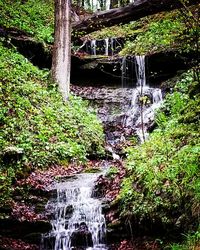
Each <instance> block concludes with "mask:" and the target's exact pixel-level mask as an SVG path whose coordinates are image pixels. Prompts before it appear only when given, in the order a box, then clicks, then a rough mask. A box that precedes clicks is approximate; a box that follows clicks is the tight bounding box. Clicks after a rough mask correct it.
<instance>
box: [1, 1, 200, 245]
mask: <svg viewBox="0 0 200 250" xmlns="http://www.w3.org/2000/svg"><path fill="white" fill-rule="evenodd" d="M5 2H6V4H5ZM197 9H198V8H191V9H190V10H188V9H187V10H185V13H186V14H184V12H183V11H182V12H179V11H173V12H170V13H165V14H163V13H160V14H157V15H154V16H152V17H145V18H142V19H141V20H139V21H137V22H131V23H130V24H126V25H121V26H115V27H113V28H106V29H104V30H102V31H101V32H95V33H94V34H91V35H90V37H91V38H96V39H98V38H105V37H123V38H125V40H126V43H125V47H124V49H123V50H122V51H121V53H120V54H121V55H126V54H150V53H155V52H158V51H166V50H169V49H170V50H171V49H176V50H179V51H181V52H188V51H191V50H195V51H196V52H198V53H199V51H198V48H199V44H198V43H199V41H198V32H199V27H198V25H197V23H196V20H197V19H196V14H197ZM0 11H1V18H0V26H2V27H5V28H12V29H18V30H22V31H25V32H26V33H27V34H28V35H30V36H32V37H33V38H34V39H35V40H37V41H39V42H42V43H44V44H50V43H51V42H52V41H53V1H45V0H44V1H41V0H34V1H33V0H26V1H24V0H17V1H13V0H6V1H3V0H0ZM193 59H194V58H193ZM196 59H197V58H195V59H194V60H193V61H192V63H191V65H192V66H193V65H195V67H196V69H195V71H194V72H195V74H193V72H192V71H189V72H187V73H185V74H183V75H182V76H181V77H180V78H179V80H178V81H177V82H176V85H175V86H171V87H173V93H171V94H168V95H167V96H166V99H165V101H164V103H163V106H162V108H161V110H160V111H159V112H158V113H157V117H156V123H157V128H156V129H155V131H154V132H153V133H152V134H151V135H150V137H149V139H148V140H147V141H146V142H145V143H144V144H142V145H137V146H132V147H128V148H127V149H126V153H127V160H126V169H127V174H126V176H125V178H124V180H123V183H122V186H121V191H120V194H119V196H118V198H117V201H118V202H119V204H120V206H119V208H120V217H121V218H123V219H124V218H125V219H126V220H125V221H127V219H128V220H129V221H130V222H133V221H134V223H135V221H136V222H137V223H138V225H140V224H141V225H143V223H146V222H147V221H148V223H152V224H154V223H155V224H156V225H160V224H161V225H162V227H163V228H164V229H165V230H169V231H170V229H172V228H173V229H176V231H177V232H178V231H181V232H185V233H188V232H189V235H188V236H187V239H186V243H185V244H184V245H182V246H180V245H178V244H177V245H173V246H170V247H169V248H172V249H173V250H180V249H181V250H184V249H190V248H191V247H194V246H195V245H198V241H199V240H200V229H199V214H200V212H199V211H200V174H199V172H200V171H199V162H200V158H199V156H200V137H199V134H200V92H199V90H200V86H199V81H198V79H199V78H198V77H199V75H198V74H199V70H198V69H197V68H198V66H199V65H198V64H197V60H196ZM197 76H198V77H197ZM169 84H171V82H170V81H169ZM0 99H1V102H0V128H1V130H0V203H2V204H3V202H5V201H6V200H7V199H9V197H10V196H11V190H12V189H11V186H12V184H13V182H14V181H15V180H16V179H17V178H21V177H24V176H26V174H28V173H30V172H31V171H32V170H33V169H35V168H46V167H48V166H49V165H51V164H60V165H66V166H67V165H68V163H69V162H70V161H71V160H75V161H77V162H84V161H85V160H86V159H87V156H88V155H90V154H93V155H94V154H96V155H100V154H102V153H103V147H102V145H103V141H104V135H103V129H102V125H101V123H100V121H98V120H97V118H96V114H95V112H94V111H93V110H91V109H88V104H87V102H85V101H83V100H81V99H80V98H78V97H75V96H71V97H70V101H69V102H68V103H67V104H64V103H63V101H62V98H61V95H60V94H59V93H58V92H57V88H56V86H55V85H54V84H53V83H52V82H51V81H50V80H49V71H46V70H43V71H41V70H39V69H38V68H37V67H35V66H33V65H32V64H31V63H30V62H28V61H27V59H25V58H24V57H23V56H22V55H20V54H19V53H18V52H17V51H16V49H15V48H14V47H13V46H12V44H10V41H9V39H8V40H6V39H4V38H1V41H0ZM119 171H120V170H119V169H117V168H113V169H111V170H110V172H109V173H110V175H113V176H114V174H116V173H118V172H119ZM134 223H133V224H134ZM191 249H192V248H191Z"/></svg>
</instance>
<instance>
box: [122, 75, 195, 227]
mask: <svg viewBox="0 0 200 250" xmlns="http://www.w3.org/2000/svg"><path fill="white" fill-rule="evenodd" d="M197 90H198V91H197ZM199 97H200V94H199V83H198V82H195V81H194V79H193V76H192V73H191V72H190V73H187V74H184V75H183V76H182V78H181V79H180V80H179V81H178V82H177V84H176V86H175V88H174V92H173V93H172V94H168V95H167V96H166V99H165V102H164V104H163V106H162V109H161V111H159V112H158V113H157V119H156V122H157V125H158V127H157V129H156V130H155V131H154V132H153V133H152V134H151V135H150V138H149V139H148V140H147V141H146V142H145V143H144V144H142V145H138V146H135V147H131V148H128V149H127V170H128V175H127V176H126V178H125V179H124V181H123V184H122V188H121V192H120V195H119V201H120V204H121V216H125V217H126V216H128V217H130V216H131V217H134V218H137V220H139V221H140V223H141V224H142V223H144V221H146V220H147V221H149V222H151V223H152V224H153V223H158V224H160V223H162V225H163V226H164V227H165V229H168V230H170V229H171V226H173V227H175V228H176V230H181V231H184V230H186V231H187V230H188V229H189V228H190V229H193V230H197V229H198V227H199V209H200V196H199V194H200V185H199V183H200V174H199V161H200V158H199V156H200V136H199V135H200V123H199V122H200V119H199V118H200V98H199Z"/></svg>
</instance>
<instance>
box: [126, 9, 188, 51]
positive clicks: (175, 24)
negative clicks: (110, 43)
mask: <svg viewBox="0 0 200 250" xmlns="http://www.w3.org/2000/svg"><path fill="white" fill-rule="evenodd" d="M147 21H148V22H147ZM184 29H185V26H184V23H183V22H182V20H181V18H180V15H179V14H178V13H177V12H172V13H167V14H159V15H155V16H153V17H151V18H149V19H146V22H145V27H144V28H143V30H144V31H145V32H141V33H139V34H138V35H137V37H136V39H135V40H133V41H131V40H130V41H127V42H126V44H125V47H124V49H123V50H122V51H121V54H122V55H126V54H147V53H153V52H157V51H162V50H166V49H172V48H176V47H177V46H180V44H179V38H180V36H181V35H182V33H183V31H184Z"/></svg>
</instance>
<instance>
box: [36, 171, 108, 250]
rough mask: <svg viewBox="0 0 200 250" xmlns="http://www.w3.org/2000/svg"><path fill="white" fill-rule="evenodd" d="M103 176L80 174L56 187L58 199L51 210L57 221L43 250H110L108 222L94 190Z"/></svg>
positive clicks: (51, 205) (49, 204) (43, 244)
mask: <svg viewBox="0 0 200 250" xmlns="http://www.w3.org/2000/svg"><path fill="white" fill-rule="evenodd" d="M99 175H100V174H94V173H85V174H78V175H77V176H76V177H75V178H71V179H69V180H68V181H65V182H61V183H58V184H56V186H55V188H56V190H57V197H56V199H54V200H52V201H49V203H48V205H47V210H49V211H51V214H53V215H54V218H53V219H52V221H51V224H52V231H51V232H50V233H48V234H46V235H43V239H42V243H41V248H40V249H41V250H72V249H81V250H106V249H107V248H106V244H105V241H106V223H105V218H104V215H103V214H102V206H101V200H99V199H97V198H95V197H94V196H95V194H94V192H93V187H94V183H95V180H96V179H97V177H98V176H99Z"/></svg>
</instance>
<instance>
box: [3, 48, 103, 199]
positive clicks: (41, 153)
mask: <svg viewBox="0 0 200 250" xmlns="http://www.w3.org/2000/svg"><path fill="white" fill-rule="evenodd" d="M48 74H49V72H48V71H41V70H39V69H38V68H36V67H35V66H33V65H32V64H31V63H30V62H28V61H27V59H25V58H24V57H23V56H22V55H20V54H19V53H17V52H16V51H15V49H8V48H5V47H4V46H3V45H2V43H0V100H1V102H0V127H1V130H0V152H1V153H0V176H1V177H0V190H1V195H2V194H3V193H4V191H5V192H7V191H8V188H6V187H5V185H9V183H11V182H12V180H13V179H15V177H17V175H18V174H20V175H23V174H24V173H25V172H26V171H27V169H28V170H29V169H33V168H35V167H42V168H44V167H46V166H48V165H50V164H56V163H57V164H62V163H66V164H67V162H70V161H71V160H73V161H82V162H83V161H85V160H86V159H87V156H88V155H89V154H91V153H92V154H94V153H96V154H102V153H103V148H102V145H103V140H104V135H103V128H102V125H101V123H100V121H99V120H97V117H96V114H95V112H94V111H93V110H90V109H88V105H87V102H85V101H82V100H81V99H80V98H78V97H75V96H71V97H70V101H69V102H68V103H66V104H64V103H63V101H62V97H61V95H60V94H59V93H58V92H57V90H56V87H55V86H53V85H52V84H50V83H49V81H48Z"/></svg>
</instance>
